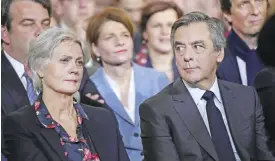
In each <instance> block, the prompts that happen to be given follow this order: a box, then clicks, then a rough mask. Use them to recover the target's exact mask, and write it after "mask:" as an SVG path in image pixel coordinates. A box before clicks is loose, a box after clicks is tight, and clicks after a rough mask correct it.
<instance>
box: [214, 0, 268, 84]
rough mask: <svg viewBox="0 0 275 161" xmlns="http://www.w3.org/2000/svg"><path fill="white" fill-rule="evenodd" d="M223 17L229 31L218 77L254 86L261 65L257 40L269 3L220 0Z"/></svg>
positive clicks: (264, 0) (260, 0)
mask: <svg viewBox="0 0 275 161" xmlns="http://www.w3.org/2000/svg"><path fill="white" fill-rule="evenodd" d="M221 7H222V10H223V13H224V17H225V18H226V20H227V21H228V22H229V23H230V24H231V26H232V29H231V31H230V33H229V35H228V37H227V46H226V48H225V57H224V60H223V62H222V63H221V64H220V65H219V68H218V70H217V74H218V78H219V79H222V80H226V81H229V82H234V83H239V84H243V85H248V86H253V84H254V79H255V77H256V74H257V73H258V72H259V71H260V70H261V69H262V68H263V63H262V62H261V60H260V59H259V58H258V56H257V54H256V49H257V39H258V35H259V32H260V30H261V28H262V27H263V25H264V23H265V21H266V18H267V9H268V0H245V1H243V0H221Z"/></svg>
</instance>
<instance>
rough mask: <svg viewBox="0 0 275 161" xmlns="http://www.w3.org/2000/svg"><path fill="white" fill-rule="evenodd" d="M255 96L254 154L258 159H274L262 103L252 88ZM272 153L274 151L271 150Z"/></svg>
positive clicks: (273, 160)
mask: <svg viewBox="0 0 275 161" xmlns="http://www.w3.org/2000/svg"><path fill="white" fill-rule="evenodd" d="M253 92H254V97H255V108H256V110H255V117H256V156H257V160H258V161H264V160H265V161H267V160H268V161H275V157H274V156H273V154H272V151H273V150H272V148H271V145H270V139H269V137H268V134H267V132H266V128H265V123H264V115H263V109H262V105H261V104H260V100H259V98H258V95H257V93H256V91H255V89H253ZM273 153H274V151H273Z"/></svg>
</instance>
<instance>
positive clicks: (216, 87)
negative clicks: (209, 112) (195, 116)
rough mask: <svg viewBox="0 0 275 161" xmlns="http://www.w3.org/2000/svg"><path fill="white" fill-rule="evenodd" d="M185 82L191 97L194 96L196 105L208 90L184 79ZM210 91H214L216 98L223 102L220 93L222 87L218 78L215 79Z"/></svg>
mask: <svg viewBox="0 0 275 161" xmlns="http://www.w3.org/2000/svg"><path fill="white" fill-rule="evenodd" d="M183 83H184V84H185V86H186V88H187V90H188V91H189V93H190V95H191V97H192V98H193V100H194V102H195V104H196V105H198V103H199V101H200V100H201V99H202V96H203V94H204V93H205V92H206V90H203V89H200V88H197V87H195V86H192V85H191V84H189V83H187V82H186V81H184V80H183ZM209 91H211V92H213V93H214V94H215V97H216V99H217V100H218V101H219V102H220V103H222V99H221V94H220V89H219V85H218V80H217V78H216V79H215V82H214V84H213V85H212V86H211V88H210V89H209Z"/></svg>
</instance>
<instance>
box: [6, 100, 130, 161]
mask: <svg viewBox="0 0 275 161" xmlns="http://www.w3.org/2000/svg"><path fill="white" fill-rule="evenodd" d="M82 107H83V109H84V111H85V113H86V114H87V116H88V117H89V120H86V119H84V120H83V126H84V128H83V129H84V130H83V133H84V136H85V137H86V138H90V139H88V140H91V142H92V143H91V142H89V141H88V143H89V146H90V147H91V146H92V145H91V144H93V145H94V147H95V149H96V151H97V152H98V154H99V157H100V160H102V161H129V158H128V156H127V153H126V151H125V148H124V145H123V142H122V138H121V135H120V133H119V130H118V126H117V123H116V120H115V117H114V115H113V114H112V113H111V112H110V111H109V110H107V109H104V108H97V107H92V106H87V105H83V104H82ZM3 133H4V138H5V139H4V141H5V145H6V147H7V151H8V152H9V155H7V158H8V160H11V161H66V160H68V159H67V158H66V157H65V155H64V147H62V145H61V144H60V137H59V135H58V133H56V131H55V130H54V129H47V128H45V127H43V125H41V123H40V122H39V120H38V118H37V116H36V113H35V110H34V107H31V106H25V107H23V108H20V109H19V110H17V111H15V112H14V113H12V114H10V115H8V116H6V117H5V119H4V123H3Z"/></svg>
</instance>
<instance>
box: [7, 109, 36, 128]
mask: <svg viewBox="0 0 275 161" xmlns="http://www.w3.org/2000/svg"><path fill="white" fill-rule="evenodd" d="M35 120H36V113H35V110H34V109H33V107H32V106H28V105H27V106H24V107H22V108H20V109H18V110H16V111H14V112H12V113H10V114H9V115H7V116H5V117H4V119H3V126H4V127H5V125H6V126H11V125H10V124H15V125H13V126H16V125H18V126H19V125H21V126H23V127H25V128H26V127H30V124H32V123H35V122H36V121H35Z"/></svg>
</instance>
